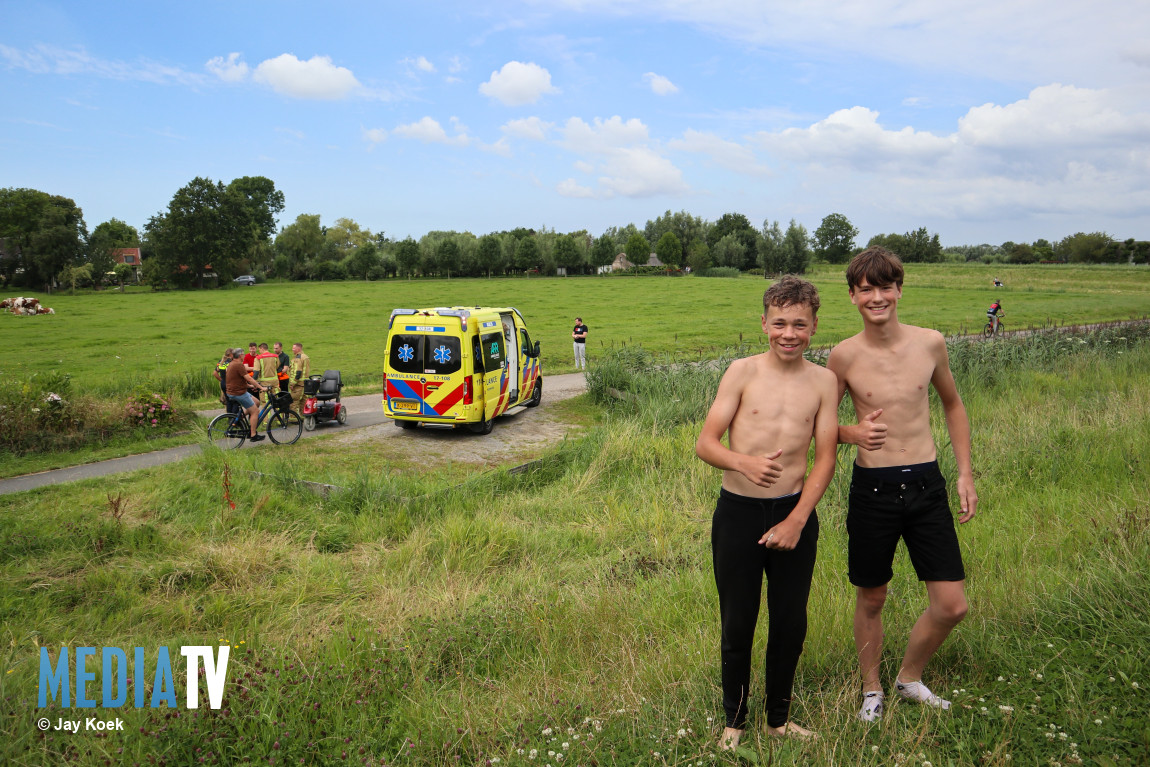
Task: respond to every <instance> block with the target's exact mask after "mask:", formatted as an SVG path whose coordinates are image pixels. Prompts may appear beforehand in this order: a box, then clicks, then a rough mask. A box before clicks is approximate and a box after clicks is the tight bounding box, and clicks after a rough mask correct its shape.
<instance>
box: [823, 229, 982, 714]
mask: <svg viewBox="0 0 1150 767" xmlns="http://www.w3.org/2000/svg"><path fill="white" fill-rule="evenodd" d="M902 279H903V270H902V262H901V261H899V259H898V256H896V255H895V254H894V253H891V252H890V251H889V250H886V249H885V248H878V247H875V248H868V249H867V250H864V251H863V252H862V253H859V254H858V255H857V256H855V257H854V259H853V260H852V261H851V263H850V265H849V266H848V267H847V287H848V290H849V292H850V298H851V303H852V304H854V305H855V306H856V307H857V308H858V310H859V313H860V314H861V315H862V320H863V330H862V332H861V333H859V334H858V335H856V336H853V337H851V338H848V339H847V340H845V341H843V342H842V343H841V344H839V345H838V346H836V347H835V348H834V350H833V351H832V352H831V355H830V358H829V359H828V361H827V367H828V368H830V370H831V371H833V372H834V373H835V375H837V376H838V394H839V398H840V399H841V398H842V395H843V392H844V391H847V390H849V391H850V395H851V400H852V401H853V402H854V407H855V414H856V416H857V418H858V421H859V422H858V424H856V425H852V426H841V427H839V441H840V442H845V443H849V444H854V445H858V446H859V448H860V450H859V451H858V456H857V457H856V459H855V466H854V474H853V476H852V478H851V489H850V501H849V507H848V511H847V534H848V536H849V544H848V549H847V567H848V570H849V577H850V581H851V583H852V584H853V585H854V586H855V614H854V635H855V646H856V647H857V649H858V658H859V666H860V670H861V672H862V680H863V704H862V709H861V710H860V711H859V718H860V719H862V720H863V721H864V722H871V721H874V720H876V719H879V718H881V717H882V711H883V687H882V684H881V683H880V682H879V662H880V660H881V658H882V639H883V629H882V608H883V604H884V602H885V601H886V594H887V584H888V583H889V582H890V579H891V576H892V575H893V571H892V569H891V565H892V563H893V561H894V553H895V547H896V546H897V545H898V539H899V538H900V537H901V538H902V539H903V540H904V541H905V542H906V549H907V552H908V553H909V554H910V561H911V563H912V564H913V565H914V569H915V572H916V573H917V575H918V578H919V580H921V581H924V582H925V583H926V593H927V596H928V598H929V600H930V603H929V606H928V607H927V609H926V611H925V612H924V613H923V614H922V615H921V616H919V618H918V621H917V622H916V623H915V624H914V628H912V629H911V632H910V640H909V642H908V643H907V647H906V653H905V654H904V655H903V659H902V664H901V665H900V666H899V670H898V674H897V675H896V677H895V689H896V690H898V693H899V695H900V696H901V697H903V698H905V699H907V700H911V701H914V702H917V703H924V704H926V705H928V706H935V707H938V708H942V709H946V708H949V707H950V702H949V701H946V700H943V699H942V698H940V697H938V696H937V695H935V694H934V693H932V692H931V691H930V690H929V689H927V687H926V686H925V685H924V684H923V683H922V681H921V680H922V671H923V668H924V667H925V666H926V663H927V661H929V660H930V658H931V656H933V655H934V653H935V651H936V650H938V648H939V646H941V645H942V642H943V640H944V639H946V637H947V635H948V634H950V632H951V630H952V629H953V628H954V627H955V626H957V625H958V623H959V621H961V620H962V619H963V618H964V617H965V616H966V595H965V593H964V591H963V582H964V579H965V578H966V573H965V571H964V569H963V566H962V555H961V553H960V552H959V548H958V535H957V534H956V532H955V527H954V521H953V519H952V518H951V513H950V505H949V502H948V499H947V492H946V481H945V480H944V479H943V476H942V474H941V472H939V469H938V461H937V455H938V454H937V451H936V449H935V445H934V438H933V436H932V435H931V431H930V407H929V403H928V400H927V393H928V388H927V387H928V386H934V390H935V391H936V392H937V393H938V398H939V401H940V402H941V403H942V408H943V412H944V413H945V414H946V428H947V431H948V432H949V433H950V442H951V445H953V447H954V457H955V459H956V461H957V463H958V482H957V484H956V487H957V489H958V501H959V509H960V513H959V517H958V521H959V522H960V523H964V522H969V521H970V520H971V519H972V518H973V517H974V514H975V511H976V509H977V507H978V495H977V494H976V493H975V490H974V477H973V475H972V473H971V466H970V423H969V421H967V418H966V408H965V407H963V404H962V398H961V397H959V395H958V389H957V388H956V387H955V385H954V377H953V376H952V375H951V372H950V363H949V360H948V358H947V354H946V342H945V341H944V340H943V337H942V335H941V334H940V333H939V332H938V331H935V330H928V329H926V328H919V327H915V326H914V325H904V324H902V323H900V322H899V321H898V312H897V309H898V301H899V299H900V298H902ZM836 401H837V400H836ZM880 419H881V420H880Z"/></svg>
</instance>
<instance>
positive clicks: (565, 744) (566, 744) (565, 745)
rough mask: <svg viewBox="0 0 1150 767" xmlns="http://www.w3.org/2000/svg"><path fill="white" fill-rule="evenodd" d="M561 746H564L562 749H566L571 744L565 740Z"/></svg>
mask: <svg viewBox="0 0 1150 767" xmlns="http://www.w3.org/2000/svg"><path fill="white" fill-rule="evenodd" d="M563 748H564V749H568V748H571V744H570V743H568V742H567V741H563Z"/></svg>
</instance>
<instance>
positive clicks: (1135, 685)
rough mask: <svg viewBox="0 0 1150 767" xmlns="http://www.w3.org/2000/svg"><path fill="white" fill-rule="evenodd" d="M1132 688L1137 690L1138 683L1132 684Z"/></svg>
mask: <svg viewBox="0 0 1150 767" xmlns="http://www.w3.org/2000/svg"><path fill="white" fill-rule="evenodd" d="M1130 686H1131V687H1133V688H1134V689H1135V690H1137V689H1138V683H1137V682H1131V683H1130Z"/></svg>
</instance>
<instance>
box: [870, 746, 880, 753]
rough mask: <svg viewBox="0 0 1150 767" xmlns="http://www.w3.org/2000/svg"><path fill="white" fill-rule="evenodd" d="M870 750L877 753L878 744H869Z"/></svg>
mask: <svg viewBox="0 0 1150 767" xmlns="http://www.w3.org/2000/svg"><path fill="white" fill-rule="evenodd" d="M870 752H871V753H872V754H877V753H878V746H871V747H870Z"/></svg>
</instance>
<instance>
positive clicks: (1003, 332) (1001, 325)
mask: <svg viewBox="0 0 1150 767" xmlns="http://www.w3.org/2000/svg"><path fill="white" fill-rule="evenodd" d="M995 332H996V333H997V334H998V335H1000V336H1003V335H1006V323H1004V322H1003V321H1002V320H999V321H998V330H997V331H995Z"/></svg>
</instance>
